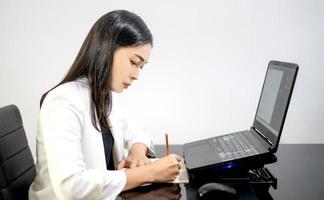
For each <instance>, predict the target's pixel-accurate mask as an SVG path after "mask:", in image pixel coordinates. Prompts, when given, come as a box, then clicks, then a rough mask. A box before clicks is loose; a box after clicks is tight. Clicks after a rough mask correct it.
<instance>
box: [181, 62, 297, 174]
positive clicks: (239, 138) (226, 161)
mask: <svg viewBox="0 0 324 200" xmlns="http://www.w3.org/2000/svg"><path fill="white" fill-rule="evenodd" d="M297 72H298V65H297V64H293V63H287V62H280V61H270V62H269V64H268V68H267V71H266V76H265V80H264V83H263V87H262V92H261V95H260V98H259V103H258V106H257V109H256V114H255V118H254V121H253V124H252V126H251V128H250V129H249V130H244V131H239V132H235V133H230V134H226V135H221V136H217V137H211V138H208V139H203V140H199V141H194V142H190V143H186V144H184V146H183V156H184V160H185V164H186V167H187V169H188V171H189V174H190V173H192V172H195V171H199V170H206V169H213V170H214V171H217V170H223V171H224V170H227V169H233V168H242V167H244V168H245V169H246V168H250V169H252V168H253V167H256V165H260V166H261V167H262V166H263V165H264V164H266V163H271V162H272V161H271V159H273V157H274V153H275V152H276V151H277V149H278V146H279V140H280V136H281V133H282V129H283V125H284V122H285V117H286V114H287V110H288V105H289V102H290V98H291V95H292V91H293V88H294V83H295V80H296V76H297ZM233 123H234V122H233Z"/></svg>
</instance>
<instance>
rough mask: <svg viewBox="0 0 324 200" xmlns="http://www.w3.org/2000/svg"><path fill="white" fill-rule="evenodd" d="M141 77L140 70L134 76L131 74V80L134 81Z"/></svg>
mask: <svg viewBox="0 0 324 200" xmlns="http://www.w3.org/2000/svg"><path fill="white" fill-rule="evenodd" d="M138 77H139V70H138V69H136V70H135V71H134V72H133V73H132V74H131V79H132V80H138Z"/></svg>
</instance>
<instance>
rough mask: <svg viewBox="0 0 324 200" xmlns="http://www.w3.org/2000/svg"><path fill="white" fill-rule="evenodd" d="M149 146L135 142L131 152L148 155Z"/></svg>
mask: <svg viewBox="0 0 324 200" xmlns="http://www.w3.org/2000/svg"><path fill="white" fill-rule="evenodd" d="M147 150H148V148H147V146H146V145H145V144H143V143H135V144H133V145H132V147H131V149H130V151H129V152H130V153H136V154H137V155H144V156H146V153H147Z"/></svg>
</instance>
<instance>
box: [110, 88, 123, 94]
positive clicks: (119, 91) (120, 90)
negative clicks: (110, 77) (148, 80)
mask: <svg viewBox="0 0 324 200" xmlns="http://www.w3.org/2000/svg"><path fill="white" fill-rule="evenodd" d="M112 91H113V92H116V93H122V92H123V91H124V88H118V89H112Z"/></svg>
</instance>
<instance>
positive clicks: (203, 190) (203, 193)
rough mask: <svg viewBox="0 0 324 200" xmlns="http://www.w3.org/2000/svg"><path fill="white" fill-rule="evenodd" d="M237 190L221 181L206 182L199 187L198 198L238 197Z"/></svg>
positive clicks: (230, 198)
mask: <svg viewBox="0 0 324 200" xmlns="http://www.w3.org/2000/svg"><path fill="white" fill-rule="evenodd" d="M236 194H237V193H236V190H235V189H234V188H233V187H231V186H228V185H224V184H220V183H206V184H204V185H202V186H200V187H199V189H198V199H201V200H208V199H229V200H232V199H236V197H237V196H236Z"/></svg>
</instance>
